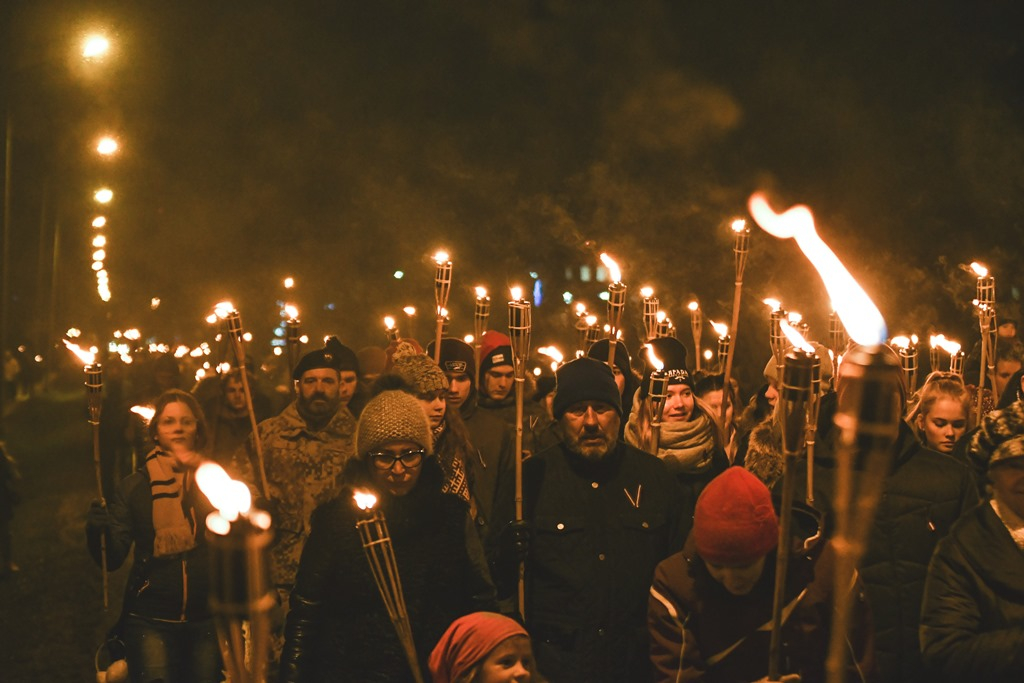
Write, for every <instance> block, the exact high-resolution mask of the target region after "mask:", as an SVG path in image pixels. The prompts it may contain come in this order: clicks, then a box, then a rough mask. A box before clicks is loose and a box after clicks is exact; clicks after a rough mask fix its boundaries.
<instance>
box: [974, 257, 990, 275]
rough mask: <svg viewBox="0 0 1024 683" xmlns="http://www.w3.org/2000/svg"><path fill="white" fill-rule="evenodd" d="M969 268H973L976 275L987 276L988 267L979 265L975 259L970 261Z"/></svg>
mask: <svg viewBox="0 0 1024 683" xmlns="http://www.w3.org/2000/svg"><path fill="white" fill-rule="evenodd" d="M971 270H973V271H974V274H975V275H977V276H978V277H988V268H986V267H985V266H983V265H981V264H980V263H978V262H977V261H972V262H971Z"/></svg>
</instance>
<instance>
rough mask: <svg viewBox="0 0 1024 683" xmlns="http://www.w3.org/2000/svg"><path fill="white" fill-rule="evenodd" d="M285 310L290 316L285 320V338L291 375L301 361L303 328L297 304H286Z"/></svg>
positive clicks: (289, 374)
mask: <svg viewBox="0 0 1024 683" xmlns="http://www.w3.org/2000/svg"><path fill="white" fill-rule="evenodd" d="M284 310H285V314H286V315H287V316H288V319H287V320H285V321H284V339H285V343H286V346H287V348H288V376H289V377H291V374H292V371H293V370H294V369H295V366H296V365H298V363H299V354H300V353H301V352H302V330H301V321H300V320H299V309H298V308H297V307H296V306H295V304H285V307H284ZM293 392H294V389H293Z"/></svg>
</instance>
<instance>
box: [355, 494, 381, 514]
mask: <svg viewBox="0 0 1024 683" xmlns="http://www.w3.org/2000/svg"><path fill="white" fill-rule="evenodd" d="M352 498H354V499H355V501H356V505H358V506H359V509H360V510H371V509H373V506H374V505H376V504H377V496H375V495H373V494H372V493H370V492H369V491H356V492H355V493H354V495H353V496H352Z"/></svg>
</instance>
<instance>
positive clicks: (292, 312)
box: [284, 304, 299, 320]
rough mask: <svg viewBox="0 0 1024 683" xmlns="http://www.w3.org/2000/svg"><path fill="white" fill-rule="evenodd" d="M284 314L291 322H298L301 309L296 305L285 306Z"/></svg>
mask: <svg viewBox="0 0 1024 683" xmlns="http://www.w3.org/2000/svg"><path fill="white" fill-rule="evenodd" d="M284 312H285V315H287V316H288V319H289V320H298V318H299V308H298V306H296V305H295V304H285V305H284Z"/></svg>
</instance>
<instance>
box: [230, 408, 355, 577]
mask: <svg viewBox="0 0 1024 683" xmlns="http://www.w3.org/2000/svg"><path fill="white" fill-rule="evenodd" d="M355 430H356V420H355V418H354V417H353V416H352V413H350V412H349V410H348V408H346V407H344V406H342V407H341V408H340V409H339V410H338V412H337V414H336V415H335V416H334V417H333V418H331V421H330V422H329V423H328V424H327V426H326V427H324V428H323V429H321V430H319V431H316V432H311V431H309V429H308V428H307V427H306V421H305V420H304V419H303V418H302V416H301V415H299V412H298V410H297V409H296V407H295V403H294V402H292V403H290V404H289V405H288V407H287V408H285V409H284V410H283V411H282V412H281V414H280V415H278V416H276V417H272V418H270V419H268V420H264V421H263V422H261V423H260V424H259V434H260V443H261V444H262V447H263V463H264V469H265V471H266V473H267V485H268V487H269V489H270V490H269V491H267V492H264V491H262V489H261V486H262V484H261V482H260V475H259V470H258V466H257V462H256V449H255V445H254V443H253V440H252V438H250V439H249V440H248V443H247V444H246V447H245V454H244V456H243V457H237V456H236V461H240V462H237V465H238V470H239V472H240V474H241V476H242V478H243V479H244V480H245V481H246V482H247V483H249V484H251V485H252V486H253V488H254V490H255V491H257V492H259V493H260V494H262V495H263V496H264V497H265V498H267V499H269V501H270V506H271V508H272V511H273V517H274V535H275V539H274V545H273V547H272V548H271V553H270V556H271V564H272V567H271V571H272V573H273V578H274V583H275V584H276V585H277V586H278V587H280V588H284V589H290V588H291V586H292V584H293V583H294V582H295V572H296V571H297V570H298V567H299V557H300V556H301V554H302V546H303V545H304V544H305V542H306V538H307V537H308V536H309V519H310V516H311V515H312V514H313V510H315V509H316V508H317V507H318V506H319V505H321V504H322V503H326V502H327V501H329V500H331V499H332V498H334V497H335V496H336V495H337V493H338V491H339V490H340V488H341V473H342V470H343V469H344V467H345V463H346V462H347V461H348V460H349V458H351V457H352V456H353V454H354V453H355V446H354V437H355ZM240 455H241V454H240Z"/></svg>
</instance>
